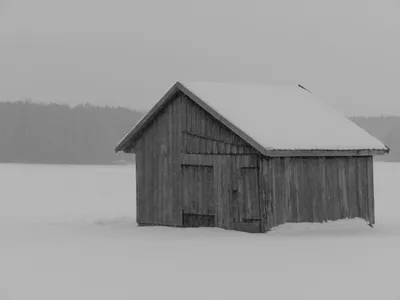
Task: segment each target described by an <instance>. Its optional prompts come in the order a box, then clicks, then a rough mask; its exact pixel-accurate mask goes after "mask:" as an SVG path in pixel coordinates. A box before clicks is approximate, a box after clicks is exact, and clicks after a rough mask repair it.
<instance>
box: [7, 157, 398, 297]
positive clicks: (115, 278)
mask: <svg viewBox="0 0 400 300" xmlns="http://www.w3.org/2000/svg"><path fill="white" fill-rule="evenodd" d="M375 172H376V173H375V185H376V186H375V193H376V220H377V225H376V227H375V228H374V229H371V228H370V227H368V226H366V223H365V222H363V221H358V220H355V221H354V220H353V221H342V222H334V223H329V224H324V225H312V224H302V225H286V226H283V227H281V228H279V229H278V230H276V231H275V232H271V233H269V234H268V235H261V234H260V235H254V234H253V235H252V234H245V233H239V232H229V231H224V230H220V229H176V228H138V227H136V224H135V221H134V218H133V216H134V213H135V202H134V193H135V183H134V172H133V169H132V168H131V167H129V166H110V167H98V166H96V167H94V166H90V167H79V166H35V165H7V164H4V165H0V179H1V183H2V186H1V196H0V204H1V209H0V238H1V239H0V300H3V299H40V300H47V299H51V300H62V299H68V300H70V299H74V300H80V299H85V300H88V299H95V300H102V299H107V300H109V299H119V300H120V299H130V300H132V299H140V300H141V299H157V300H158V299H163V300H164V299H179V300H180V299H185V300H188V299H240V300H245V299H254V298H257V299H308V300H311V299H318V300H320V299H335V300H337V299H363V300H366V299H374V300H376V299H382V300H383V299H385V300H386V299H400V287H399V283H398V282H399V278H400V275H399V270H400V201H399V199H398V197H399V196H398V195H399V193H398V187H399V182H400V164H389V163H377V164H376V165H375Z"/></svg>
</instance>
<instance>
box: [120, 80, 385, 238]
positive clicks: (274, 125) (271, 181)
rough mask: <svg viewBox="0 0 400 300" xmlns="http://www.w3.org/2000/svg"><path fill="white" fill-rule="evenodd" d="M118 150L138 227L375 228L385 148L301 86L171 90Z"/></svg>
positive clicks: (216, 85)
mask: <svg viewBox="0 0 400 300" xmlns="http://www.w3.org/2000/svg"><path fill="white" fill-rule="evenodd" d="M115 150H116V152H118V151H124V152H126V153H135V155H136V193H137V197H136V203H137V223H138V224H139V225H143V226H145V225H149V226H151V225H161V226H178V227H200V226H210V227H214V226H215V227H220V228H225V229H232V230H239V231H245V232H266V231H268V230H269V229H271V228H273V227H275V226H278V225H280V224H284V223H286V222H324V221H327V220H338V219H345V218H356V217H358V218H362V219H365V220H366V221H367V222H368V223H369V224H370V225H372V224H374V223H375V216H374V183H373V156H374V155H382V154H385V153H388V152H389V149H388V148H387V147H386V146H385V145H384V144H382V143H381V142H380V141H379V140H377V139H376V138H375V137H373V136H371V135H370V134H369V133H367V132H366V131H364V130H363V129H361V128H360V127H358V126H357V125H356V124H354V123H353V122H351V121H350V120H349V119H347V118H346V117H345V116H344V115H342V114H341V113H339V112H337V111H335V110H334V109H332V108H331V107H329V106H327V105H326V104H325V103H323V102H322V101H321V100H319V99H317V98H316V97H315V96H314V95H313V94H312V93H310V92H309V91H307V90H306V89H305V88H303V87H302V86H300V85H295V86H268V85H256V84H228V83H206V82H198V83H196V82H194V83H181V82H177V83H176V84H174V85H173V86H172V88H171V89H170V90H169V91H168V92H167V93H166V94H165V95H164V96H163V97H162V99H161V100H160V101H158V102H157V103H156V104H155V106H154V107H153V108H152V109H151V110H150V111H149V112H148V113H147V114H146V115H145V116H144V117H143V118H142V119H141V120H140V121H139V122H138V123H137V124H136V126H135V127H134V128H133V129H132V130H131V131H130V132H129V133H128V134H127V135H126V136H125V137H124V138H123V139H122V140H121V141H120V143H119V144H118V146H117V147H116V149H115ZM132 180H133V179H132ZM132 201H133V199H132Z"/></svg>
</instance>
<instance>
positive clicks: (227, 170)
mask: <svg viewBox="0 0 400 300" xmlns="http://www.w3.org/2000/svg"><path fill="white" fill-rule="evenodd" d="M258 162H259V160H258V157H257V156H256V155H210V154H184V155H183V156H182V171H183V175H184V179H183V183H184V184H182V194H183V211H184V213H185V214H198V215H212V216H214V218H215V226H216V227H220V228H225V229H236V230H242V231H253V232H259V231H260V203H259V182H258V179H259V178H258Z"/></svg>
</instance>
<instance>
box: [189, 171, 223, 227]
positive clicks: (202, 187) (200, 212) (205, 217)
mask: <svg viewBox="0 0 400 300" xmlns="http://www.w3.org/2000/svg"><path fill="white" fill-rule="evenodd" d="M182 178H183V184H182V197H183V212H182V223H183V224H182V225H183V226H184V227H214V226H215V198H214V168H213V167H212V166H200V165H182Z"/></svg>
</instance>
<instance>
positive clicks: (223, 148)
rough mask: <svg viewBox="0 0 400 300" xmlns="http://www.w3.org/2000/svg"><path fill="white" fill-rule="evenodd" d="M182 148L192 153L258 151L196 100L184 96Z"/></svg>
mask: <svg viewBox="0 0 400 300" xmlns="http://www.w3.org/2000/svg"><path fill="white" fill-rule="evenodd" d="M184 97H185V98H186V99H187V101H184V106H185V108H184V109H185V120H184V127H183V128H182V131H183V132H182V150H183V152H184V153H191V154H214V155H215V154H250V153H257V151H256V150H255V149H254V148H253V147H251V146H250V145H248V144H247V142H246V141H244V140H243V139H242V138H240V137H239V136H238V135H236V134H235V133H233V132H232V131H231V130H230V129H229V128H227V127H226V126H225V125H223V124H221V123H220V122H219V121H217V120H216V119H214V118H213V117H212V116H211V115H210V114H209V113H208V112H206V111H205V110H204V109H203V108H201V107H200V106H198V105H197V104H196V103H195V102H193V101H191V100H190V99H188V98H187V97H186V96H184Z"/></svg>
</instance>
